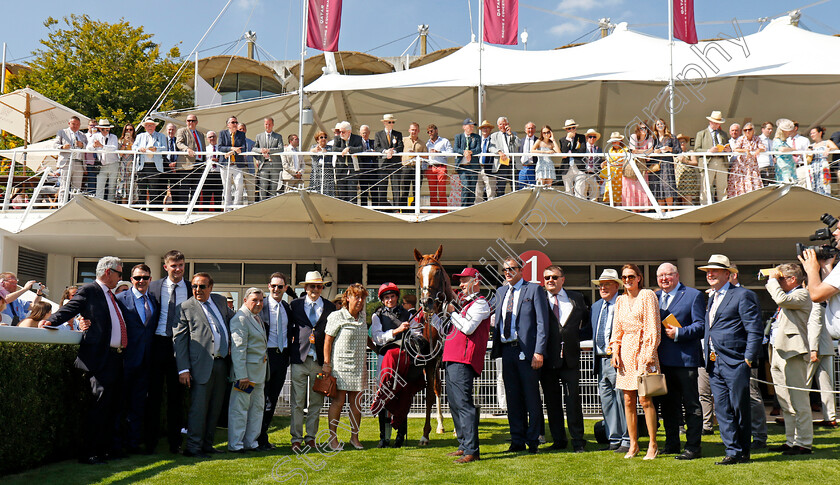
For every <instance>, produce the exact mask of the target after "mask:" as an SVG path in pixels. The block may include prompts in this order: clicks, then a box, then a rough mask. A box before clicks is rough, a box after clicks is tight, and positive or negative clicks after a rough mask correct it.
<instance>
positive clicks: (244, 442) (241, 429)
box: [228, 382, 265, 451]
mask: <svg viewBox="0 0 840 485" xmlns="http://www.w3.org/2000/svg"><path fill="white" fill-rule="evenodd" d="M252 384H254V390H253V391H251V393H250V394H249V393H246V392H242V391H240V390H238V389H236V388H235V387H231V389H230V406H229V407H228V449H229V450H231V451H237V450H241V449H243V448H244V449H247V450H252V449H254V448H256V447H257V446H258V443H257V438H258V437H259V436H260V431H261V429H262V420H263V414H264V409H265V383H264V382H260V383H259V384H257V383H252Z"/></svg>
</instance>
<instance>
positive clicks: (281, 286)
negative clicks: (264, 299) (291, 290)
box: [268, 285, 286, 290]
mask: <svg viewBox="0 0 840 485" xmlns="http://www.w3.org/2000/svg"><path fill="white" fill-rule="evenodd" d="M268 286H269V287H270V288H272V289H277V288H279V289H281V290H282V289H283V288H285V287H286V285H268Z"/></svg>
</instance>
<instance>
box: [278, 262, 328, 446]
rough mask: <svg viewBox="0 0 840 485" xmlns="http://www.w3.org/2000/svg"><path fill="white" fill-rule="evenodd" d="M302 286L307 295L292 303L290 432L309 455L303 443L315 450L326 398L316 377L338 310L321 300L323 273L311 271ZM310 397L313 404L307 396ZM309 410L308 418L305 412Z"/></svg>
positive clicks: (325, 300) (295, 442)
mask: <svg viewBox="0 0 840 485" xmlns="http://www.w3.org/2000/svg"><path fill="white" fill-rule="evenodd" d="M300 286H303V288H304V290H306V295H305V296H303V297H302V298H298V299H296V300H294V301H292V303H291V305H289V306H290V307H291V309H292V318H291V325H290V326H289V334H290V337H289V362H290V363H291V366H292V392H291V401H292V402H291V405H292V419H291V423H290V425H289V432H290V433H291V435H292V450H293V451H296V452H297V451H301V450H303V452H306V451H308V450H306V449H304V448H303V445H301V443H304V442H305V444H306V446H308V447H309V448H310V449H315V436H317V434H318V419H319V414H320V412H321V406H322V405H323V404H324V396H323V395H321V394H319V393H317V392H314V391H313V390H312V386H313V385H315V376H316V375H318V373H319V372H321V366H323V365H324V338H325V335H326V334H325V333H324V330H325V329H326V327H327V317H328V316H329V314H330V313H332V312H334V311H335V305H333V303H332V302H331V301H329V300H327V299H325V298H321V292H322V291H323V290H324V280H323V278H322V277H321V273H319V272H317V271H309V272H308V273H306V280H305V281H303V282H302V283H301V284H300ZM307 394H309V402H308V403H307V401H306V395H307ZM304 407H305V408H306V415H305V416H304V413H303V409H304ZM304 419H305V420H306V436H304V435H303V423H304Z"/></svg>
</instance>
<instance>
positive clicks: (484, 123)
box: [478, 120, 493, 129]
mask: <svg viewBox="0 0 840 485" xmlns="http://www.w3.org/2000/svg"><path fill="white" fill-rule="evenodd" d="M478 128H479V129H481V128H493V125H491V124H490V122H489V121H487V120H484V121H482V122H481V124H480V125H478Z"/></svg>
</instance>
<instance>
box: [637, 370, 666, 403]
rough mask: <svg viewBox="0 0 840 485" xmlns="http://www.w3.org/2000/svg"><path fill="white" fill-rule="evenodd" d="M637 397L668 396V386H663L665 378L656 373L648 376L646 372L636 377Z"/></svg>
mask: <svg viewBox="0 0 840 485" xmlns="http://www.w3.org/2000/svg"><path fill="white" fill-rule="evenodd" d="M638 381H639V395H640V396H647V397H656V396H664V395H665V394H668V385H667V384H665V376H664V375H662V374H660V373H658V372H656V373H653V374H649V373H648V372H647V370H645V373H644V374H642V375H640V376H639V377H638Z"/></svg>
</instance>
